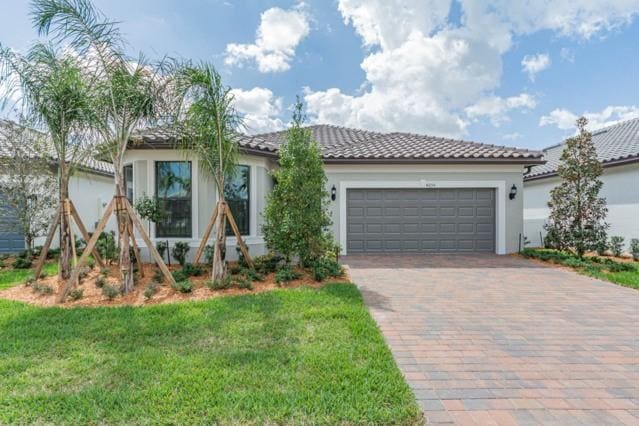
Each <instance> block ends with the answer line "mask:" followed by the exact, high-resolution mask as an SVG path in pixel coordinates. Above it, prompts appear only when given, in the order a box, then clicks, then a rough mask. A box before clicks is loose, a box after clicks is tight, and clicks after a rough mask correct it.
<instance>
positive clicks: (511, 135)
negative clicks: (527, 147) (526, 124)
mask: <svg viewBox="0 0 639 426" xmlns="http://www.w3.org/2000/svg"><path fill="white" fill-rule="evenodd" d="M523 137H524V135H522V134H521V133H519V132H512V133H506V134H504V135H501V138H502V139H504V140H509V141H513V140H516V139H521V138H523Z"/></svg>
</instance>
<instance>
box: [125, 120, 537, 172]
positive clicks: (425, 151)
mask: <svg viewBox="0 0 639 426" xmlns="http://www.w3.org/2000/svg"><path fill="white" fill-rule="evenodd" d="M308 129H310V130H311V132H312V133H313V137H314V139H315V140H316V141H317V142H318V143H319V144H320V145H321V147H322V152H323V157H324V160H325V161H326V162H349V161H374V162H410V161H416V162H420V161H424V162H473V161H480V162H481V161H483V162H492V161H495V162H513V163H527V164H540V163H542V162H543V159H542V153H541V152H540V151H530V150H526V149H520V148H510V147H505V146H497V145H488V144H482V143H477V142H467V141H462V140H455V139H447V138H440V137H433V136H425V135H417V134H412V133H399V132H393V133H379V132H372V131H367V130H359V129H349V128H345V127H338V126H332V125H326V124H322V125H313V126H309V127H308ZM131 140H132V142H131V147H133V148H135V147H139V148H165V149H166V148H172V147H173V146H174V143H175V136H174V135H173V134H172V133H171V131H170V130H169V129H167V128H152V129H146V130H143V131H140V132H136V133H135V134H134V135H133V136H132V138H131ZM285 141H286V131H279V132H273V133H264V134H260V135H254V136H246V135H242V136H241V137H240V140H239V144H240V147H241V148H244V149H245V150H248V151H256V152H262V153H265V154H271V155H272V154H274V153H275V152H276V151H277V149H278V148H279V146H280V145H282V144H283V143H284V142H285Z"/></svg>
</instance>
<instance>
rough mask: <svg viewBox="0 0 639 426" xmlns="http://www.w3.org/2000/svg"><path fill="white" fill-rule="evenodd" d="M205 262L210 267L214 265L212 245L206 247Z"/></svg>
mask: <svg viewBox="0 0 639 426" xmlns="http://www.w3.org/2000/svg"><path fill="white" fill-rule="evenodd" d="M204 261H205V262H206V264H207V265H208V266H212V265H213V246H212V245H210V244H208V245H207V246H206V247H204Z"/></svg>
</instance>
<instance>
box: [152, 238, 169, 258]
mask: <svg viewBox="0 0 639 426" xmlns="http://www.w3.org/2000/svg"><path fill="white" fill-rule="evenodd" d="M155 249H156V250H157V251H158V254H159V255H160V257H161V258H162V260H164V259H165V257H164V256H165V255H166V251H167V250H168V249H169V243H168V242H167V241H158V242H157V243H156V244H155Z"/></svg>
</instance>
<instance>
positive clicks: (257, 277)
mask: <svg viewBox="0 0 639 426" xmlns="http://www.w3.org/2000/svg"><path fill="white" fill-rule="evenodd" d="M240 274H241V275H242V276H243V277H245V278H246V279H247V280H250V281H264V275H262V274H260V273H259V272H257V271H256V270H255V269H252V268H242V269H241V270H240Z"/></svg>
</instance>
